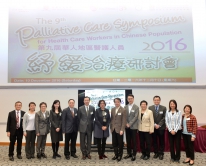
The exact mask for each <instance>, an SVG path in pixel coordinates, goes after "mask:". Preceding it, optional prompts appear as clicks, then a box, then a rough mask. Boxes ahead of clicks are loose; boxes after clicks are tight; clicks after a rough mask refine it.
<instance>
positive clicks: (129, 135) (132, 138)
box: [125, 128, 137, 156]
mask: <svg viewBox="0 0 206 166" xmlns="http://www.w3.org/2000/svg"><path fill="white" fill-rule="evenodd" d="M125 131H126V140H127V154H129V155H133V156H136V153H137V138H136V135H137V130H133V129H130V128H126V129H125ZM131 146H132V147H131ZM132 151H133V152H132Z"/></svg>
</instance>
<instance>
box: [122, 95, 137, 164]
mask: <svg viewBox="0 0 206 166" xmlns="http://www.w3.org/2000/svg"><path fill="white" fill-rule="evenodd" d="M127 101H128V102H129V104H128V105H126V106H125V107H124V108H125V110H126V112H127V124H126V128H125V131H126V140H127V155H126V156H125V157H124V159H128V158H130V157H131V161H135V160H136V153H137V138H136V135H137V128H138V115H139V107H138V106H137V105H136V104H134V95H132V94H129V95H128V96H127ZM132 145H133V148H131V146H132ZM132 149H133V152H132Z"/></svg>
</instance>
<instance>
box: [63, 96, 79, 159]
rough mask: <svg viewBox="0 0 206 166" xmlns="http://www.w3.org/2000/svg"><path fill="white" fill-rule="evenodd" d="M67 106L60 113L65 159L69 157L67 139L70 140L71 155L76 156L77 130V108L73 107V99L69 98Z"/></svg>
mask: <svg viewBox="0 0 206 166" xmlns="http://www.w3.org/2000/svg"><path fill="white" fill-rule="evenodd" d="M68 104H69V107H67V108H65V109H64V110H63V113H62V132H63V134H65V144H64V155H65V157H66V159H67V160H69V159H70V152H69V141H70V140H71V156H72V157H74V158H78V156H77V155H76V141H77V132H78V117H77V112H78V110H77V109H76V108H74V104H75V101H74V99H69V101H68Z"/></svg>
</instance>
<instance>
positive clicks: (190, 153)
mask: <svg viewBox="0 0 206 166" xmlns="http://www.w3.org/2000/svg"><path fill="white" fill-rule="evenodd" d="M191 137H192V136H191V135H187V134H183V141H184V145H185V152H186V157H187V158H190V159H191V160H194V159H195V152H194V141H191Z"/></svg>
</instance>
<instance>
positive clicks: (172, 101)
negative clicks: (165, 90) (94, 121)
mask: <svg viewBox="0 0 206 166" xmlns="http://www.w3.org/2000/svg"><path fill="white" fill-rule="evenodd" d="M170 103H174V104H175V110H176V111H178V110H177V102H176V101H175V100H174V99H172V100H170V101H169V111H171V107H170Z"/></svg>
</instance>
